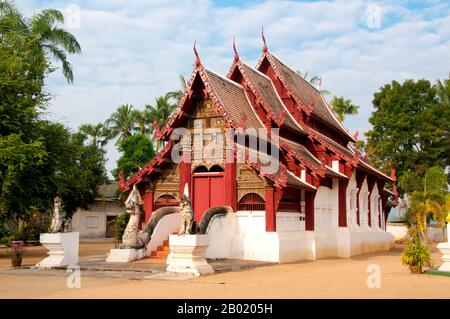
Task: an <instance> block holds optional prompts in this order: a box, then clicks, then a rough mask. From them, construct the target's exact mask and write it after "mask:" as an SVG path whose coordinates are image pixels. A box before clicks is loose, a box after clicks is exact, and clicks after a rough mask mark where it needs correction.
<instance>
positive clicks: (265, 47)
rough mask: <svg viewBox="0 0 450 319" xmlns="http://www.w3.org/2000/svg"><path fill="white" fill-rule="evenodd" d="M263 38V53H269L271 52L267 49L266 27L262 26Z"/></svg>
mask: <svg viewBox="0 0 450 319" xmlns="http://www.w3.org/2000/svg"><path fill="white" fill-rule="evenodd" d="M261 36H262V40H263V43H264V46H263V52H264V53H266V52H267V51H269V49H268V48H267V44H266V38H265V37H264V26H261Z"/></svg>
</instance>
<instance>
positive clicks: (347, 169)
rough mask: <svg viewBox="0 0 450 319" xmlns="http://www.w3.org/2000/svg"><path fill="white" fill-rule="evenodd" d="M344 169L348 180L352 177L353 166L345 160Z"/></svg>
mask: <svg viewBox="0 0 450 319" xmlns="http://www.w3.org/2000/svg"><path fill="white" fill-rule="evenodd" d="M344 171H345V173H344V174H345V176H347V177H348V179H349V180H350V178H352V175H353V166H352V165H351V164H350V163H347V162H345V163H344Z"/></svg>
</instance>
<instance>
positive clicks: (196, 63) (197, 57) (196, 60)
mask: <svg viewBox="0 0 450 319" xmlns="http://www.w3.org/2000/svg"><path fill="white" fill-rule="evenodd" d="M196 43H197V41H194V54H195V66H196V67H199V66H200V65H202V63H201V62H200V57H199V56H198V52H197V49H196V48H195V44H196Z"/></svg>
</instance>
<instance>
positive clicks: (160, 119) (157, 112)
mask: <svg viewBox="0 0 450 319" xmlns="http://www.w3.org/2000/svg"><path fill="white" fill-rule="evenodd" d="M175 107H176V104H173V103H171V96H170V94H166V95H163V96H160V97H158V98H157V99H156V104H155V106H152V105H146V106H145V108H146V110H147V112H148V116H149V121H150V123H156V124H157V125H158V126H159V127H162V126H164V125H165V124H166V122H167V120H168V119H169V116H170V114H171V113H172V112H173V110H174V109H175ZM151 130H152V132H153V126H152V128H151ZM162 144H163V143H162V141H160V140H158V141H156V145H157V149H160V148H161V146H162Z"/></svg>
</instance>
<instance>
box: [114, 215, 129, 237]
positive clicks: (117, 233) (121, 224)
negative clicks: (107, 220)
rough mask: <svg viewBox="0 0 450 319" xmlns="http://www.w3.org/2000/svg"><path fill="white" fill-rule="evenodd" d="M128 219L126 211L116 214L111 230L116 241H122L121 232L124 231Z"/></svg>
mask: <svg viewBox="0 0 450 319" xmlns="http://www.w3.org/2000/svg"><path fill="white" fill-rule="evenodd" d="M129 219H130V215H129V214H127V213H120V214H119V215H117V217H116V219H114V220H113V221H111V222H113V227H112V229H113V232H114V238H115V239H116V241H118V242H120V241H122V236H123V233H124V232H125V228H126V227H127V224H128V220H129Z"/></svg>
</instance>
